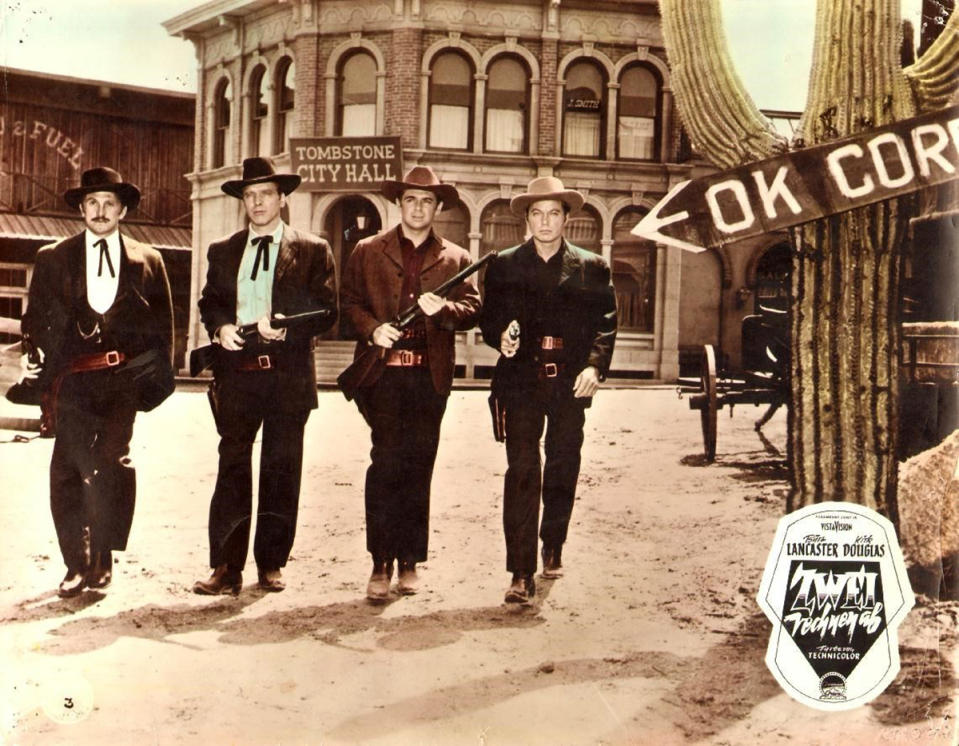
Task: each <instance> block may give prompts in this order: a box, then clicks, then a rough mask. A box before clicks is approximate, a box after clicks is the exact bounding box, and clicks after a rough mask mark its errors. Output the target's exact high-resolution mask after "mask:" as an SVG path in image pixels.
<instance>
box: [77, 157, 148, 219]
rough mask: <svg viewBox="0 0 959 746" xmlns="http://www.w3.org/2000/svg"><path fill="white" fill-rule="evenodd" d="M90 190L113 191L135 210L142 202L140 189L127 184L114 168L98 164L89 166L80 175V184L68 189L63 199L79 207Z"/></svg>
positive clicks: (128, 208)
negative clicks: (94, 166) (93, 166)
mask: <svg viewBox="0 0 959 746" xmlns="http://www.w3.org/2000/svg"><path fill="white" fill-rule="evenodd" d="M90 192H113V193H114V194H116V195H117V196H118V197H119V198H120V201H121V202H122V203H123V206H124V207H126V208H127V210H134V209H136V206H137V205H138V204H140V190H139V189H137V188H136V187H135V186H134V185H133V184H127V183H126V182H124V181H123V177H122V176H120V174H118V173H117V172H116V171H114V170H113V169H112V168H107V167H106V166H98V167H97V168H88V169H87V170H86V171H84V172H83V173H82V174H81V175H80V186H78V187H74V188H73V189H67V191H65V192H64V193H63V201H64V202H66V203H67V204H68V205H70V207H73V208H78V207H79V206H80V202H81V201H82V200H83V198H84V197H86V196H87V195H88V194H90Z"/></svg>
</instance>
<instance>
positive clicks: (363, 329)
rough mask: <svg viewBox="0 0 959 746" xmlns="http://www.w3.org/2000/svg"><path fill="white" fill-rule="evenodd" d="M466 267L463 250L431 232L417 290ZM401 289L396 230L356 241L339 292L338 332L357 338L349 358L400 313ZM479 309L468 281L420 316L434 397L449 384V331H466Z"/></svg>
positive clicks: (452, 353)
mask: <svg viewBox="0 0 959 746" xmlns="http://www.w3.org/2000/svg"><path fill="white" fill-rule="evenodd" d="M470 264H471V261H470V255H469V253H468V252H467V251H466V250H465V249H463V248H460V247H459V246H457V245H456V244H454V243H451V242H450V241H447V240H446V239H443V238H439V237H438V236H436V235H435V234H433V236H432V240H431V242H430V245H429V246H428V247H427V248H426V255H425V256H424V257H423V264H422V266H421V269H420V286H421V287H422V288H423V292H428V291H431V290H433V289H434V288H436V287H439V286H440V285H441V284H443V283H444V282H445V281H446V280H448V279H450V278H451V277H452V276H453V275H455V274H456V273H457V272H459V271H461V270H463V269H465V268H466V267H468V266H469V265H470ZM402 287H403V252H402V249H401V248H400V235H399V228H398V227H396V228H391V229H390V230H387V231H384V232H383V233H380V234H378V235H376V236H371V237H369V238H366V239H363V240H362V241H360V242H359V243H358V244H357V245H356V248H354V249H353V253H352V254H350V258H349V261H348V262H347V263H346V269H345V270H344V271H343V285H342V288H341V289H340V305H341V308H342V311H343V325H342V327H341V328H342V329H343V331H344V334H346V335H347V336H352V337H353V338H355V339H356V340H357V343H356V351H355V356H359V354H360V353H361V352H362V351H363V350H364V349H366V347H367V346H368V345H369V344H370V338H371V336H372V334H373V330H374V329H376V328H377V327H378V326H380V325H381V324H385V323H387V322H389V321H392V320H393V319H395V318H396V317H397V316H398V315H399V314H400V313H401V312H403V311H405V310H406V308H405V307H404V308H400V292H401V290H402ZM479 309H480V297H479V292H478V291H477V289H476V283H475V281H474V279H473V278H472V277H471V278H470V279H468V280H466V281H465V282H463V283H461V284H460V285H458V286H457V287H455V288H453V289H452V290H451V291H450V293H449V294H448V295H447V298H446V306H445V308H443V309H442V310H441V311H440V312H439V313H437V314H435V315H433V316H429V317H427V318H426V349H427V355H428V357H429V364H430V374H431V376H432V379H433V387H434V388H435V389H436V391H437V393H439V394H444V395H445V394H448V393H449V392H450V388H451V387H452V385H453V368H454V365H455V362H456V360H455V356H456V349H455V344H456V335H455V332H457V331H462V330H465V329H470V328H471V327H472V326H473V324H474V323H475V321H474V320H475V318H476V315H477V314H478V313H479ZM371 383H372V381H371Z"/></svg>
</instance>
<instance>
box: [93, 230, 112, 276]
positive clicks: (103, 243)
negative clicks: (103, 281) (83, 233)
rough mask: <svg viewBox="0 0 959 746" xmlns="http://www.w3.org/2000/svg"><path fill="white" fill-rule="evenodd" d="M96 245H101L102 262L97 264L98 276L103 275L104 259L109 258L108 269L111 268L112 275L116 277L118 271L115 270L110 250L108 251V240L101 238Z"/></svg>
mask: <svg viewBox="0 0 959 746" xmlns="http://www.w3.org/2000/svg"><path fill="white" fill-rule="evenodd" d="M93 245H94V246H99V247H100V263H99V265H98V266H97V277H103V260H104V259H106V260H107V269H109V270H110V277H116V276H117V273H116V272H114V271H113V262H112V261H111V260H110V252H109V251H107V240H106V239H105V238H101V239H100V240H99V241H97V242H96V243H95V244H93Z"/></svg>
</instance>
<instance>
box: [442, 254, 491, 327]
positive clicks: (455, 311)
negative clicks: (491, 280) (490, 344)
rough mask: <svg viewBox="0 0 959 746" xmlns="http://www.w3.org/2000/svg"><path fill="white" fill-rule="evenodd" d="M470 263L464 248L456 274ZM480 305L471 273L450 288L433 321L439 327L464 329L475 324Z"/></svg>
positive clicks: (474, 276) (474, 278)
mask: <svg viewBox="0 0 959 746" xmlns="http://www.w3.org/2000/svg"><path fill="white" fill-rule="evenodd" d="M472 263H473V262H472V261H471V260H470V257H469V254H468V253H466V251H465V250H464V251H463V252H462V256H461V257H460V261H459V266H458V267H457V268H456V272H457V274H458V273H460V272H462V271H463V270H464V269H466V268H467V267H469V266H470V265H471V264H472ZM481 307H482V301H481V300H480V294H479V290H477V288H476V275H475V274H473V275H471V276H470V277H468V278H467V279H466V280H465V281H463V282H461V283H460V284H459V285H457V286H456V287H455V288H452V289H451V290H450V292H449V293H448V294H447V296H446V305H445V306H444V307H443V308H442V309H440V311H439V313H437V314H436V316H435V317H434V322H435V324H436V325H437V326H438V327H440V328H441V329H446V330H448V331H454V332H462V331H466V330H467V329H472V328H473V326H475V324H476V317H477V316H479V313H480V308H481Z"/></svg>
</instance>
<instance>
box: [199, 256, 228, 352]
mask: <svg viewBox="0 0 959 746" xmlns="http://www.w3.org/2000/svg"><path fill="white" fill-rule="evenodd" d="M226 247H227V241H217V242H214V243H212V244H210V248H209V250H208V251H207V270H206V284H205V285H204V286H203V290H202V291H201V292H200V300H199V301H198V302H197V305H198V306H199V308H200V321H201V322H202V324H203V326H204V327H206V333H207V334H208V335H209V336H210V339H213V337H214V335H215V334H216V331H217V329H219V328H220V327H221V326H223V325H224V324H235V323H236V294H235V289H234V293H233V295H232V296H231V295H230V294H229V291H228V284H227V283H226V282H225V278H224V274H225V273H224V271H223V259H222V255H223V253H224V252H225V251H226Z"/></svg>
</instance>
